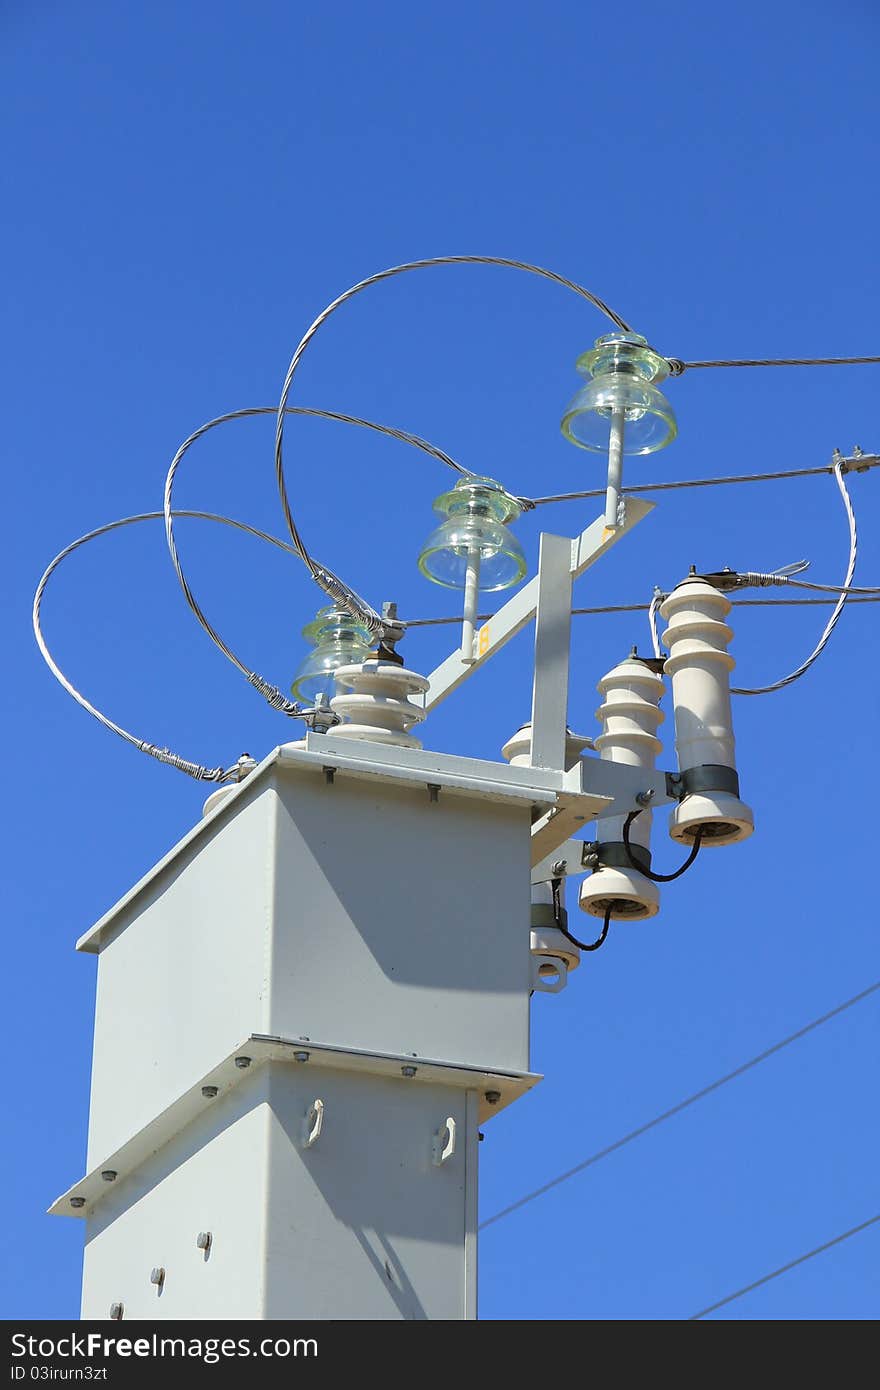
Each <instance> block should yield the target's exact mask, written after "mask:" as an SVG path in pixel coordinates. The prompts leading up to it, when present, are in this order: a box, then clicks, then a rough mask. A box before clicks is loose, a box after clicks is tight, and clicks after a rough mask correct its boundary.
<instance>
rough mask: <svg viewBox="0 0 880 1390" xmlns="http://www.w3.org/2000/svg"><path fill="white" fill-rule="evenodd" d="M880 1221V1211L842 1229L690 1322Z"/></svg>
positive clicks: (695, 1315)
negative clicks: (832, 1237)
mask: <svg viewBox="0 0 880 1390" xmlns="http://www.w3.org/2000/svg"><path fill="white" fill-rule="evenodd" d="M878 1221H880V1213H878V1215H877V1216H870V1217H869V1218H868V1220H867V1221H862V1222H860V1224H859V1225H858V1226H851V1227H850V1229H849V1230H848V1231H842V1232H841V1234H840V1235H839V1236H835V1237H834V1239H833V1240H826V1242H825V1244H824V1245H817V1246H816V1248H815V1250H808V1251H807V1253H806V1254H805V1255H798V1257H797V1259H796V1260H789V1262H788V1264H786V1265H780V1266H779V1268H778V1269H774V1270H773V1271H772V1272H771V1273H770V1274H765V1275H764V1276H763V1277H762V1278H761V1279H755V1280H754V1282H753V1283H751V1284H746V1285H745V1286H744V1287H743V1288H741V1289H737V1290H736V1292H735V1293H729V1294H728V1295H727V1296H726V1298H719V1300H718V1302H717V1303H710V1304H709V1307H708V1308H701V1309H700V1311H699V1313H691V1315H690V1317H689V1318H688V1319H687V1321H688V1322H696V1321H697V1320H698V1319H699V1318H705V1317H708V1315H709V1314H710V1313H714V1312H716V1311H717V1310H718V1309H719V1308H724V1307H725V1306H726V1305H727V1304H728V1303H733V1302H734V1301H735V1299H737V1298H742V1297H743V1295H744V1294H747V1293H751V1292H752V1290H753V1289H759V1288H760V1287H761V1285H762V1284H769V1283H770V1280H771V1279H778V1278H779V1276H780V1274H787V1273H788V1271H789V1270H790V1269H796V1268H797V1266H798V1265H802V1264H806V1262H807V1260H812V1259H814V1258H815V1256H816V1255H823V1254H824V1253H825V1251H826V1250H830V1249H831V1248H832V1246H835V1245H840V1244H841V1242H842V1241H844V1240H849V1238H850V1236H857V1235H858V1234H859V1232H860V1231H866V1230H867V1229H868V1227H869V1226H874V1225H876V1223H877V1222H878Z"/></svg>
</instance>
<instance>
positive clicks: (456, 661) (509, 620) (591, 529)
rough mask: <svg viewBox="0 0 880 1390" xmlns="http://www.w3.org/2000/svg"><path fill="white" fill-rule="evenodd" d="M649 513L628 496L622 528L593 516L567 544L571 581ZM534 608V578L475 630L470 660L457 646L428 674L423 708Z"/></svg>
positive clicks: (496, 648) (455, 685)
mask: <svg viewBox="0 0 880 1390" xmlns="http://www.w3.org/2000/svg"><path fill="white" fill-rule="evenodd" d="M653 510H654V503H653V502H648V501H647V500H646V499H645V498H644V497H633V496H630V497H629V498H628V499H627V506H626V517H625V519H624V523H623V525H622V526H618V527H616V528H609V527H608V526H606V525H605V518H604V516H600V517H597V518H596V520H595V521H594V522H593V523H592V524H591V525H590V526H588V527H587V528H586V530H585V531H582V532H581V534H580V535H579V536H578V537H576V539H575V540H572V541H570V542H569V545H570V546H571V577H572V579H573V580H574V579H579V578H580V576H581V575H582V574H584V573H585V572H586V571H587V570H588V569H589V568H590V566H591V565H594V564H595V563H596V561H597V560H601V558H602V556H603V555H606V554H607V553H608V551H609V550H610V549H611V547H612V546H613V545H616V544H617V542H618V541H619V540H621V539H622V538H623V537H624V536H625V535H626V534H627V532H628V531H631V530H632V528H633V527H634V526H636V525H637V524H638V523H639V522H640V521H642V520H643V519H644V517H646V516H647V515H648V513H649V512H652V511H653ZM537 608H538V576H537V575H534V576H533V578H532V579H530V580H529V581H528V583H527V584H523V586H522V588H521V589H517V591H516V593H515V594H514V595H513V597H512V598H510V599H508V600H507V603H505V604H504V605H503V607H501V608H499V610H498V612H497V613H496V614H495V616H494V618H491V619H490V620H489V621H488V622H486V623H484V624H483V626H482V627H481V628H480V629H479V631H478V632H477V634H476V647H475V652H474V658H473V661H471V662H467V661H463V660H462V655H461V648H460V647H458V648H456V650H455V651H454V652H452V653H451V654H450V655H449V656H448V657H447V658H446V660H445V661H443V662H441V663H440V665H439V666H438V667H437V668H436V669H435V670H434V671H432V672H431V675H430V677H429V680H430V682H431V684H430V689H429V690H428V692H427V694H426V695H425V696H424V697H422V698H423V699H424V705H425V709H426V710H431V709H433V708H434V706H435V705H439V703H440V701H441V700H446V699H448V697H449V696H450V695H452V694H454V692H455V691H456V690H458V689H459V687H460V686H462V685H463V684H464V682H465V681H466V680H467V679H468V677H469V676H470V675H471V674H472V673H473V672H474V671H477V670H479V668H480V667H481V666H483V665H484V664H485V663H486V662H487V661H489V660H490V659H491V658H492V657H493V656H494V655H495V653H496V652H500V651H501V648H502V647H504V646H506V645H507V643H508V642H509V641H510V640H511V638H512V637H515V636H516V635H517V633H518V632H522V630H523V628H524V627H525V626H526V624H527V623H530V622H531V620H532V618H534V616H535V613H536V612H537Z"/></svg>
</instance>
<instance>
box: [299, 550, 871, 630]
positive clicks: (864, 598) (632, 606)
mask: <svg viewBox="0 0 880 1390" xmlns="http://www.w3.org/2000/svg"><path fill="white" fill-rule="evenodd" d="M275 544H276V545H280V544H282V542H280V541H277V540H276V541H275ZM836 602H837V600H836V599H833V598H735V599H733V600H732V603H733V606H734V608H810V607H813V606H815V605H820V606H824V607H826V608H832V607H833V606H834V604H835V603H836ZM846 602H847V607H849V606H850V604H853V603H880V594H869V595H864V594H854V595H853V594H851V595H850V597H849V598H848V599H847V601H846ZM650 606H651V605H650V604H649V603H607V604H605V605H604V607H601V608H573V609H572V610H571V616H572V617H573V618H580V617H584V616H585V615H589V616H591V617H594V616H595V615H597V614H599V613H647V611H648V609H649V608H650ZM494 617H495V614H494V613H478V614H477V616H476V617H475V619H474V621H475V622H478V623H488V622H491V620H492V618H494ZM402 622H403V626H404V627H406V628H410V627H444V626H447V625H449V624H451V623H461V614H460V613H456V614H455V615H454V617H451V618H406V619H403V620H402Z"/></svg>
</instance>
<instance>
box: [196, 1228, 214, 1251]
mask: <svg viewBox="0 0 880 1390" xmlns="http://www.w3.org/2000/svg"><path fill="white" fill-rule="evenodd" d="M196 1246H197V1248H198V1249H199V1250H209V1249H210V1247H211V1232H210V1231H199V1233H198V1235H197V1236H196Z"/></svg>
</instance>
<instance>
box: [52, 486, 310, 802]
mask: <svg viewBox="0 0 880 1390" xmlns="http://www.w3.org/2000/svg"><path fill="white" fill-rule="evenodd" d="M174 515H175V516H178V517H180V516H189V517H196V518H197V519H199V520H202V521H217V522H221V523H222V524H223V525H224V526H232V527H234V528H235V529H236V530H238V531H245V532H247V533H248V535H251V536H256V537H257V538H258V539H259V540H263V541H268V542H269V543H270V544H271V545H276V546H278V547H279V548H280V549H281V550H286V551H287V552H288V553H290V554H292V553H293V550H292V547H291V546H289V545H288V544H287V542H286V541H282V540H279V539H278V537H277V536H271V535H269V533H268V532H266V531H261V530H259V528H258V527H256V526H248V525H247V523H246V522H244V521H235V520H234V519H233V518H232V517H228V516H219V515H217V514H216V513H215V512H198V511H177V512H175V513H174ZM164 516H165V513H164V512H140V513H138V514H137V515H136V516H126V517H121V518H120V519H119V520H118V521H109V522H107V524H106V525H105V526H98V527H96V529H95V530H94V531H88V532H87V533H86V535H84V536H80V537H79V539H78V540H75V541H71V543H70V545H66V546H65V547H64V549H63V550H62V551H61V552H60V553H59V554H58V555H56V556H55V559H54V560H53V561H52V563H51V564H50V565H49V566H48V568H47V569H46V571H45V572H44V574H43V576H42V578H41V580H40V582H39V584H38V585H37V591H36V593H35V594H34V608H33V624H34V636H35V638H36V640H37V646H38V647H39V649H40V653H41V655H42V657H43V660H44V661H45V663H46V665H47V666H48V667H49V670H50V671H51V672H52V675H53V676H54V677H55V679H56V680H57V681H58V683H59V685H61V686H62V687H63V688H64V689H65V690H66V691H67V693H68V695H70V696H71V697H72V698H73V699H74V700H75V701H76V703H77V704H78V705H80V706H81V708H82V709H84V710H86V711H87V713H88V714H90V715H92V717H93V718H94V719H97V721H98V723H99V724H103V725H104V728H105V729H109V730H110V732H111V733H114V734H118V735H119V737H120V738H123V739H125V741H126V743H130V744H132V745H133V747H135V748H137V749H138V750H139V752H141V753H146V754H148V756H149V757H151V758H155V759H157V761H158V762H160V763H166V764H167V765H168V766H169V767H174V768H177V770H178V772H185V773H186V775H187V776H188V777H194V778H195V779H196V780H197V781H199V782H224V781H228V780H231V779H232V778H233V777H234V776H235V775H236V768H235V767H234V766H233V767H230V768H222V767H205V766H204V765H203V764H202V763H195V762H191V761H190V760H189V759H188V758H182V757H181V756H180V755H179V754H178V753H173V752H172V751H171V749H170V748H160V747H159V746H158V745H157V744H154V743H150V742H149V741H148V740H147V739H142V738H139V737H138V735H137V734H133V733H130V732H129V730H128V729H124V728H123V727H122V725H121V724H117V723H116V721H115V720H113V719H111V718H110V717H109V716H108V715H106V714H102V712H101V711H100V710H99V709H98V708H97V707H96V706H95V705H93V704H92V703H91V701H90V700H87V699H86V697H85V695H83V694H82V693H81V692H80V691H79V690H77V688H76V686H75V685H74V684H73V683H72V681H70V680H68V678H67V676H66V675H65V674H64V672H63V671H62V670H61V667H60V666H59V665H58V663H57V662H56V660H55V658H54V657H53V655H52V653H51V652H50V650H49V647H48V644H47V642H46V639H45V637H44V636H43V630H42V625H41V608H42V603H43V595H44V594H45V591H46V585H47V584H48V583H49V580H50V579H51V577H52V575H53V574H54V573H55V571H56V570H57V568H58V566H59V565H60V564H61V562H62V560H66V559H67V557H68V555H72V554H73V552H74V551H75V550H78V549H79V548H80V546H83V545H86V544H87V542H88V541H93V540H97V538H98V537H99V536H106V535H107V534H108V533H109V532H111V531H117V530H119V528H120V527H122V526H133V525H134V524H135V523H137V522H140V521H161V520H163V519H164Z"/></svg>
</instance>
